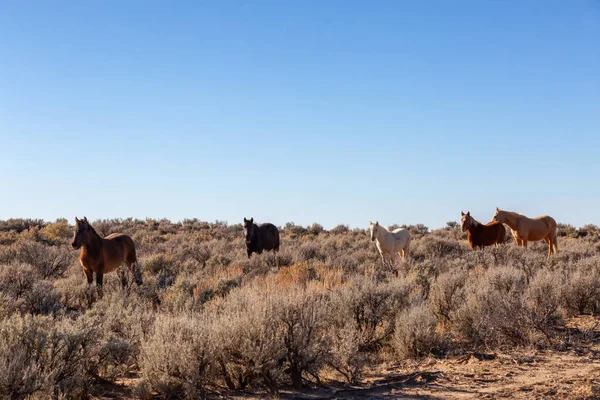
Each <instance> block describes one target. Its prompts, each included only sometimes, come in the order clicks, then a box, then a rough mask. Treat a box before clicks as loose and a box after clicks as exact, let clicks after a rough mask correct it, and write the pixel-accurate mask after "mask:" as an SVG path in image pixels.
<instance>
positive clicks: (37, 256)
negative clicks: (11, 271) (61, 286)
mask: <svg viewBox="0 0 600 400" xmlns="http://www.w3.org/2000/svg"><path fill="white" fill-rule="evenodd" d="M15 259H16V260H17V261H18V262H21V263H25V264H29V265H31V266H32V267H33V268H34V269H35V270H36V272H37V273H38V274H39V276H40V277H42V278H44V279H46V278H60V277H61V276H63V275H64V273H65V271H66V270H67V269H68V268H69V266H70V265H71V264H72V263H73V261H74V254H73V252H72V251H71V250H69V249H68V248H66V247H49V246H44V245H43V244H41V243H38V242H32V241H29V240H27V241H20V242H19V243H18V244H17V245H16V246H15Z"/></svg>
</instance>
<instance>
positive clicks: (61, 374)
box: [0, 315, 97, 399]
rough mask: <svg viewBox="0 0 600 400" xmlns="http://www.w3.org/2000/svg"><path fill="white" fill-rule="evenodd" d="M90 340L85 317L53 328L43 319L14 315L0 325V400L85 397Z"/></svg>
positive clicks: (91, 365) (92, 341)
mask: <svg viewBox="0 0 600 400" xmlns="http://www.w3.org/2000/svg"><path fill="white" fill-rule="evenodd" d="M95 337H96V331H95V328H94V327H93V326H92V325H91V324H90V323H89V321H87V320H86V319H85V318H82V319H79V320H77V321H71V320H68V319H65V320H63V321H61V322H59V323H56V322H55V321H53V320H52V319H50V318H48V317H42V316H33V317H32V316H24V317H21V316H18V315H14V316H12V317H10V318H7V319H4V320H2V321H0V397H2V398H12V399H25V398H29V397H32V396H35V397H37V398H46V399H53V398H56V397H60V398H65V399H80V398H85V397H87V395H88V393H89V387H90V384H91V382H92V377H93V376H92V375H91V374H90V372H91V371H93V370H94V359H95V356H96V351H97V343H96V339H95Z"/></svg>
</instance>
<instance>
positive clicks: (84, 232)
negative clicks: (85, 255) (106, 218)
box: [71, 217, 92, 250]
mask: <svg viewBox="0 0 600 400" xmlns="http://www.w3.org/2000/svg"><path fill="white" fill-rule="evenodd" d="M91 230H92V228H91V226H90V223H89V222H88V220H87V218H86V217H83V219H78V218H77V217H75V234H74V235H73V242H71V246H73V248H74V249H76V250H77V249H79V248H80V247H81V246H83V245H84V244H86V243H87V241H88V237H89V234H90V231H91Z"/></svg>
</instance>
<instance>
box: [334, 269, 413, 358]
mask: <svg viewBox="0 0 600 400" xmlns="http://www.w3.org/2000/svg"><path fill="white" fill-rule="evenodd" d="M410 290H411V289H410V287H409V285H408V284H407V283H406V282H400V281H395V282H393V283H385V282H377V281H375V280H374V279H371V278H362V279H361V278H356V279H353V280H351V281H350V282H348V284H347V285H345V286H344V287H342V288H340V289H339V290H338V291H336V292H334V295H333V299H332V303H333V305H332V307H333V313H334V316H333V318H332V319H333V320H332V323H333V324H334V325H335V326H337V327H339V328H343V327H344V326H345V325H346V323H347V321H352V322H353V325H354V329H355V330H356V332H357V336H356V337H358V338H359V341H358V346H359V350H360V351H371V350H373V349H376V348H377V347H379V346H380V345H381V344H382V342H383V341H384V340H385V339H386V338H388V337H389V336H390V335H391V333H392V332H393V327H394V319H395V316H396V313H397V312H398V311H400V310H402V309H403V308H405V307H406V306H407V305H408V304H409V301H410V298H411V296H410Z"/></svg>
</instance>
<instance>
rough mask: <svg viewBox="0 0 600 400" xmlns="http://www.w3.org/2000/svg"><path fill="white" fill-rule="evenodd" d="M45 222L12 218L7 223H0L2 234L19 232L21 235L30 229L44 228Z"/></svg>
mask: <svg viewBox="0 0 600 400" xmlns="http://www.w3.org/2000/svg"><path fill="white" fill-rule="evenodd" d="M43 226H44V221H43V220H41V219H29V218H27V219H23V218H10V219H7V220H5V221H0V232H11V231H14V232H17V233H21V232H23V231H26V230H27V229H29V228H33V227H36V228H42V227H43Z"/></svg>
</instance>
